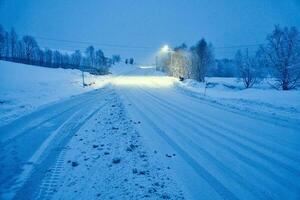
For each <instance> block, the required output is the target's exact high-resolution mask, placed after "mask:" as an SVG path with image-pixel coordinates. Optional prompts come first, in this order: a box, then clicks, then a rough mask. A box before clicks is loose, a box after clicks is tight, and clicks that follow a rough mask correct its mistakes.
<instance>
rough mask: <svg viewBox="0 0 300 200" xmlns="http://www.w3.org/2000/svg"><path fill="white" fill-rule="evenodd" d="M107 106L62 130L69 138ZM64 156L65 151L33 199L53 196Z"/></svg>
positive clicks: (101, 106) (78, 119) (66, 140)
mask: <svg viewBox="0 0 300 200" xmlns="http://www.w3.org/2000/svg"><path fill="white" fill-rule="evenodd" d="M107 104H108V103H104V104H101V105H100V106H99V108H98V109H96V110H94V111H93V112H91V113H90V114H88V115H87V117H86V118H82V116H81V115H79V116H77V118H76V119H73V122H71V127H67V129H66V130H64V132H68V133H69V134H72V135H71V136H73V135H74V134H76V132H77V131H78V130H79V129H80V128H81V127H82V126H83V125H84V124H85V123H86V122H87V121H88V120H90V119H91V118H92V117H93V116H94V115H95V114H96V113H97V112H99V111H100V110H101V109H103V108H104V106H106V105H107ZM87 110H88V109H86V110H82V112H81V113H84V112H85V111H87ZM81 120H82V121H81ZM74 121H76V123H74ZM72 123H73V124H72ZM72 125H73V126H72ZM71 136H69V137H68V136H66V137H67V138H66V139H65V141H62V143H63V144H60V146H65V145H66V144H67V143H68V141H69V140H70V139H71ZM64 154H65V149H64V150H63V151H62V152H61V153H60V154H59V156H58V159H57V161H56V162H55V164H54V167H53V170H52V171H51V173H50V175H49V177H46V178H45V179H44V180H43V182H42V185H41V186H40V189H39V191H38V194H37V196H36V197H35V199H39V200H41V199H51V197H52V195H53V194H54V189H55V188H56V186H57V185H58V182H57V177H58V176H59V174H60V171H61V166H62V164H63V162H64Z"/></svg>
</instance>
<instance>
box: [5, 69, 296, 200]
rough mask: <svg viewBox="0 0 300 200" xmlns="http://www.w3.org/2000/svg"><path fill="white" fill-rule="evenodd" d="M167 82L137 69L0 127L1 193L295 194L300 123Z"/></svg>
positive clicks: (209, 196)
mask: <svg viewBox="0 0 300 200" xmlns="http://www.w3.org/2000/svg"><path fill="white" fill-rule="evenodd" d="M174 82H176V80H175V79H173V78H170V77H163V76H160V75H157V74H156V73H155V72H154V69H153V68H145V67H141V68H136V69H135V70H130V71H128V72H124V73H123V75H119V76H112V78H111V81H110V84H108V86H106V87H103V88H101V89H98V90H95V91H92V92H88V93H85V94H82V95H77V96H74V97H72V98H70V99H67V100H64V101H60V102H57V103H53V104H49V105H46V106H43V107H41V108H40V109H38V110H36V111H34V112H32V113H31V114H29V115H26V116H23V117H21V118H19V119H17V120H15V121H13V122H12V123H10V124H8V125H5V126H2V127H0V132H1V135H0V169H1V170H0V197H1V199H11V198H15V199H51V198H52V199H69V198H71V199H142V198H146V199H147V198H150V199H159V198H161V199H168V198H171V199H182V195H184V196H185V198H186V199H299V198H300V152H299V146H300V135H299V131H300V130H299V125H298V124H295V123H293V122H290V123H286V122H282V123H281V122H280V121H278V120H277V119H273V118H272V116H270V117H269V118H268V117H266V116H254V115H250V114H248V113H245V112H244V111H239V110H233V109H230V108H225V107H222V106H220V104H214V103H213V102H211V101H208V100H206V98H203V97H202V98H198V97H197V95H191V94H190V93H189V92H183V91H182V89H179V88H178V85H176V84H175V85H174ZM181 190H182V192H181Z"/></svg>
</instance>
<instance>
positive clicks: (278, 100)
mask: <svg viewBox="0 0 300 200" xmlns="http://www.w3.org/2000/svg"><path fill="white" fill-rule="evenodd" d="M206 81H207V83H208V84H207V86H206V89H205V84H204V83H199V82H196V81H194V80H190V79H189V80H185V81H184V82H183V83H180V84H177V86H179V89H182V88H183V89H184V90H183V92H185V93H186V94H187V93H190V95H192V96H198V97H199V98H204V96H205V99H206V100H208V101H211V102H213V103H217V104H219V105H221V106H224V107H230V108H232V109H237V110H242V111H245V112H248V113H249V114H253V115H256V114H257V113H259V115H265V116H266V117H271V118H279V119H281V120H285V121H294V122H295V123H297V122H298V123H300V90H290V91H280V90H277V89H274V88H273V87H272V85H271V84H270V82H271V81H263V82H261V83H259V84H257V85H255V86H254V87H253V88H249V89H245V88H244V86H243V83H242V82H241V81H238V80H237V79H235V78H207V80H206Z"/></svg>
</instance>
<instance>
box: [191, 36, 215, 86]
mask: <svg viewBox="0 0 300 200" xmlns="http://www.w3.org/2000/svg"><path fill="white" fill-rule="evenodd" d="M191 54H192V55H191V67H192V78H194V79H195V80H197V81H200V82H204V81H205V75H206V73H207V70H208V68H209V67H211V66H212V65H213V64H214V62H215V58H214V54H213V47H212V45H211V44H208V43H207V42H206V41H205V39H201V40H200V41H199V42H198V43H197V44H196V45H195V46H193V47H192V48H191Z"/></svg>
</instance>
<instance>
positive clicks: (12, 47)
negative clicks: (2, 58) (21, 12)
mask: <svg viewBox="0 0 300 200" xmlns="http://www.w3.org/2000/svg"><path fill="white" fill-rule="evenodd" d="M17 42H18V37H17V33H16V32H15V29H14V28H12V29H11V30H10V51H11V52H10V56H11V58H12V59H14V58H15V57H16V48H17Z"/></svg>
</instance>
